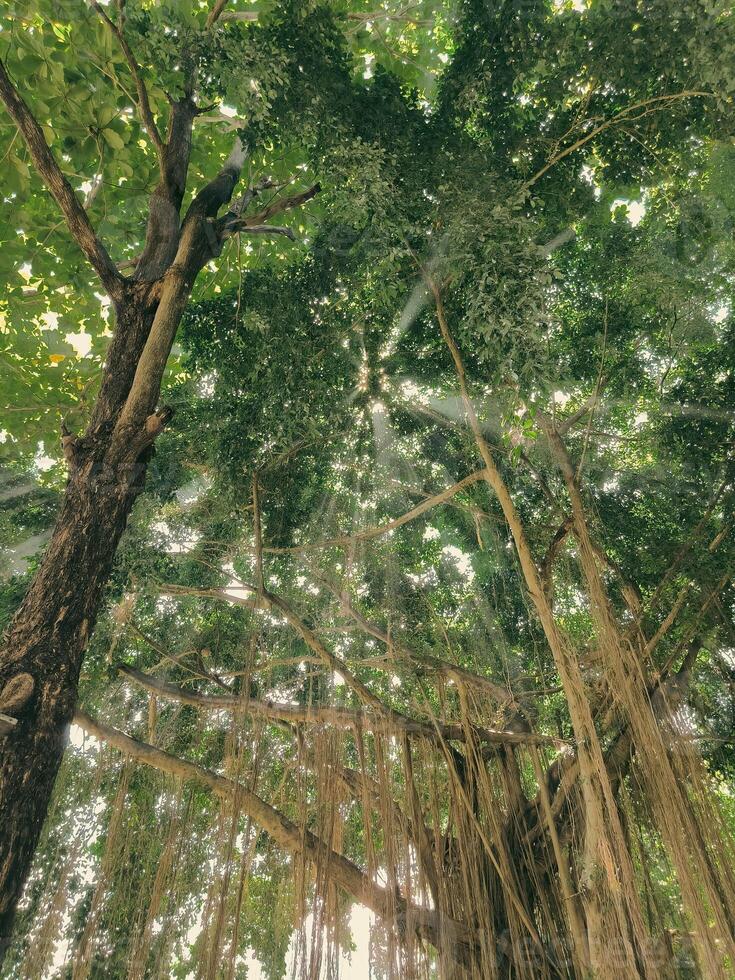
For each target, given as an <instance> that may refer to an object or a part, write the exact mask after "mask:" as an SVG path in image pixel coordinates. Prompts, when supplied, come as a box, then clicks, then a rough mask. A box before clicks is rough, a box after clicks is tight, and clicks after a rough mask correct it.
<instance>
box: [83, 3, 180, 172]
mask: <svg viewBox="0 0 735 980" xmlns="http://www.w3.org/2000/svg"><path fill="white" fill-rule="evenodd" d="M91 3H92V6H93V7H94V9H95V10H96V11H97V13H98V14H99V15H100V17H101V18H102V20H103V21H104V22H105V23H106V24H107V26H108V27H109V28H110V30H111V31H112V33H113V34H114V35H115V37H116V38H117V42H118V44H119V45H120V47H121V49H122V53H123V54H124V55H125V60H126V61H127V63H128V68H129V69H130V74H131V75H132V76H133V81H134V82H135V89H136V91H137V93H138V111H139V112H140V118H141V120H142V122H143V126H144V127H145V130H146V132H147V133H148V135H149V136H150V138H151V142H152V143H153V145H154V146H155V148H156V150H157V151H158V159H159V162H161V161H162V157H163V153H164V150H165V146H164V143H163V140H162V139H161V134H160V133H159V132H158V127H157V126H156V123H155V120H154V119H153V112H152V111H151V103H150V100H149V98H148V90H147V89H146V87H145V82H144V81H143V78H142V76H141V74H140V66H139V65H138V62H137V61H136V60H135V55H134V54H133V52H132V49H131V47H130V45H129V44H128V42H127V41H126V40H125V35H124V34H123V32H122V31H121V30H120V28H119V27H118V26H117V24H115V23H114V21H113V20H111V19H110V17H109V16H108V15H107V12H106V11H105V9H104V7H102V6H101V5H100V4H99V3H97V0H91Z"/></svg>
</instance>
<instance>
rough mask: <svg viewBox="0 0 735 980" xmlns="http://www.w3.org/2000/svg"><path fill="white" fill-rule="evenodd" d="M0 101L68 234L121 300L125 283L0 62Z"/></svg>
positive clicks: (115, 296) (110, 291) (104, 284)
mask: <svg viewBox="0 0 735 980" xmlns="http://www.w3.org/2000/svg"><path fill="white" fill-rule="evenodd" d="M0 98H2V100H3V102H4V103H5V107H6V109H7V110H8V113H9V114H10V116H11V118H12V119H13V121H14V123H15V124H16V126H17V127H18V129H19V130H20V132H21V135H22V136H23V139H24V140H25V142H26V146H27V147H28V151H29V153H30V154H31V159H32V160H33V164H34V166H35V168H36V170H37V171H38V173H39V176H40V177H41V179H42V180H43V182H44V183H45V184H46V187H48V189H49V191H50V192H51V194H52V196H53V198H54V200H55V201H56V203H57V204H58V205H59V207H60V208H61V212H62V214H63V215H64V218H65V219H66V224H67V227H68V228H69V231H70V232H71V234H72V235H73V237H74V239H75V241H76V242H77V244H78V245H79V247H80V248H81V250H82V251H83V252H84V254H85V255H86V256H87V259H88V260H89V262H90V264H91V266H92V268H93V269H94V270H95V272H96V273H97V275H98V276H99V277H100V280H101V282H102V285H103V286H104V287H105V289H106V290H107V292H108V294H109V295H110V297H111V298H112V299H113V300H115V301H117V300H120V299H121V298H122V295H123V287H124V282H125V280H124V279H123V277H122V276H121V275H120V273H119V272H118V270H117V269H116V267H115V264H114V262H113V261H112V259H111V258H110V256H109V255H108V254H107V250H106V248H105V247H104V245H103V244H102V242H100V240H99V239H98V238H97V235H96V233H95V231H94V228H93V227H92V223H91V222H90V220H89V217H88V216H87V212H86V211H85V210H84V207H83V206H82V203H81V201H80V200H79V198H78V197H77V195H76V194H75V193H74V190H73V188H72V186H71V184H70V183H69V181H68V180H67V179H66V177H65V176H64V175H63V173H62V172H61V168H60V167H59V165H58V163H57V162H56V159H55V157H54V155H53V154H52V152H51V150H50V149H49V146H48V143H47V142H46V138H45V136H44V135H43V130H42V129H41V127H40V126H39V124H38V123H37V122H36V119H35V117H34V116H33V113H32V112H31V110H30V109H29V108H28V106H27V105H26V103H25V102H24V101H23V99H22V98H21V96H20V95H19V94H18V92H17V90H16V88H15V86H14V85H13V83H12V82H11V80H10V77H9V75H8V73H7V71H6V70H5V65H4V64H3V63H2V61H0Z"/></svg>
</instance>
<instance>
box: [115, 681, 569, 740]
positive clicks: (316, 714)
mask: <svg viewBox="0 0 735 980" xmlns="http://www.w3.org/2000/svg"><path fill="white" fill-rule="evenodd" d="M118 670H119V671H120V673H121V674H124V675H125V676H126V677H128V678H130V680H132V681H133V682H134V683H135V684H138V685H139V686H140V687H143V688H145V690H147V691H150V692H151V693H152V694H156V695H158V696H160V697H163V698H165V699H166V700H168V701H174V702H176V703H178V704H188V705H190V706H191V707H194V708H201V709H203V710H205V711H220V710H223V709H230V710H233V711H242V712H244V713H245V714H249V715H253V716H255V717H258V718H267V719H269V720H270V721H283V722H289V723H290V724H297V725H332V726H334V727H335V728H343V729H344V728H352V729H355V730H357V731H366V732H379V733H381V734H383V735H399V734H403V735H415V736H419V737H420V738H428V739H429V740H431V741H436V737H437V734H439V735H440V736H441V738H443V739H445V740H446V741H451V742H464V741H466V732H465V731H464V728H463V726H462V725H460V724H452V723H446V722H435V723H433V724H426V723H425V722H422V721H419V720H417V719H414V718H408V717H406V716H404V715H392V716H391V718H390V719H389V720H388V719H386V718H384V717H377V718H376V717H374V716H373V715H371V714H370V713H369V712H367V711H363V710H359V709H358V710H355V709H353V708H342V707H333V706H331V705H310V704H309V705H299V704H284V703H279V702H277V701H259V700H257V699H255V698H244V697H243V696H242V695H239V694H200V693H199V692H196V691H187V690H185V689H184V688H182V687H178V686H177V685H176V684H169V683H168V682H167V681H163V680H161V679H160V678H158V677H152V676H150V675H149V674H145V673H143V672H142V671H140V670H136V669H135V668H134V667H129V666H128V665H127V664H119V665H118ZM472 731H473V735H475V736H476V737H477V739H478V741H480V742H485V743H488V744H490V745H534V746H538V745H553V746H557V745H566V744H567V743H566V742H563V741H561V740H559V739H554V738H549V737H546V736H544V735H531V734H528V733H526V732H510V731H504V730H502V729H501V730H498V729H488V728H479V727H475V726H473V729H472Z"/></svg>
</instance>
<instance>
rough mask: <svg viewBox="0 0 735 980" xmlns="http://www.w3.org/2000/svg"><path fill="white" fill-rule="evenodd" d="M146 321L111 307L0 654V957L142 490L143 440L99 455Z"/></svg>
mask: <svg viewBox="0 0 735 980" xmlns="http://www.w3.org/2000/svg"><path fill="white" fill-rule="evenodd" d="M150 323H151V316H150V314H148V315H146V313H145V312H144V310H143V309H141V306H140V305H139V304H138V303H135V302H133V303H131V304H129V305H128V306H123V307H122V308H120V310H119V313H118V333H117V338H116V342H117V345H118V347H119V348H120V349H119V350H118V351H117V352H116V351H115V350H114V347H115V346H116V342H113V345H112V348H113V349H111V351H110V354H111V355H117V356H113V357H111V360H110V362H109V363H110V364H112V365H114V367H115V368H116V370H114V371H111V370H109V368H108V371H107V372H106V376H105V379H104V383H103V385H102V392H101V394H100V400H99V402H98V404H97V406H96V409H95V413H94V417H93V420H92V423H91V425H90V427H89V429H88V430H87V433H86V434H85V436H84V437H83V438H82V439H78V440H76V439H75V440H73V441H72V447H71V451H70V453H68V458H69V461H70V477H69V482H68V485H67V488H66V492H65V494H64V499H63V502H62V506H61V510H60V513H59V516H58V519H57V523H56V527H55V529H54V533H53V536H52V538H51V541H50V543H49V546H48V548H47V550H46V553H45V555H44V557H43V560H42V563H41V566H40V568H39V571H38V573H37V575H36V576H35V578H34V579H33V582H32V583H31V586H30V588H29V590H28V593H27V594H26V596H25V599H24V600H23V603H22V604H21V606H20V608H19V609H18V611H17V613H16V615H15V617H14V619H13V622H12V624H11V626H10V628H9V630H8V633H7V635H6V638H5V642H4V644H3V649H2V653H0V711H2V712H3V713H4V714H7V715H8V716H10V717H11V718H12V719H14V720H15V725H14V726H13V727H12V728H11V729H10V730H9V731H7V732H6V734H5V736H4V737H3V736H2V735H0V827H1V828H2V831H1V832H0V959H1V958H2V953H3V952H4V951H5V949H6V948H7V945H8V943H9V941H10V934H11V929H12V923H13V916H14V911H15V907H16V905H17V902H18V899H19V897H20V893H21V891H22V888H23V885H24V883H25V881H26V878H27V876H28V872H29V869H30V866H31V860H32V857H33V853H34V851H35V848H36V845H37V843H38V838H39V835H40V833H41V828H42V826H43V821H44V818H45V816H46V811H47V809H48V805H49V801H50V798H51V793H52V790H53V786H54V780H55V778H56V774H57V772H58V769H59V765H60V763H61V758H62V755H63V752H64V746H65V744H66V740H67V733H68V727H69V723H70V721H71V719H72V716H73V714H74V709H75V706H76V702H77V684H78V679H79V671H80V667H81V664H82V658H83V655H84V650H85V648H86V645H87V642H88V640H89V637H90V635H91V632H92V629H93V628H94V624H95V620H96V618H97V614H98V611H99V608H100V605H101V600H102V596H103V593H104V588H105V583H106V581H107V578H108V576H109V574H110V569H111V566H112V562H113V559H114V557H115V552H116V550H117V546H118V543H119V541H120V537H121V535H122V533H123V531H124V530H125V526H126V523H127V520H128V516H129V514H130V511H131V510H132V507H133V504H134V502H135V499H136V497H137V496H138V495H139V493H140V492H141V490H142V489H143V484H144V480H145V471H146V466H147V457H148V456H149V455H150V453H151V450H150V448H148V449H144V450H143V451H142V452H141V454H140V455H139V456H138V458H136V459H135V460H134V461H130V460H125V461H123V462H116V461H112V460H110V459H108V454H107V444H108V441H109V436H110V432H111V429H112V427H113V425H114V420H115V416H116V414H117V413H118V412H119V410H120V407H121V405H122V404H123V402H124V397H125V392H126V385H125V381H126V375H127V376H128V379H129V378H130V377H131V376H132V371H134V369H135V364H136V362H137V358H138V355H139V353H140V349H142V346H143V344H144V343H145V339H146V336H147V331H148V330H149V329H150ZM123 339H126V340H127V344H126V345H124V346H125V347H126V350H125V351H123V349H122V348H123V344H122V342H121V341H122V340H123ZM120 355H122V356H120ZM127 387H129V380H128V385H127ZM131 464H132V465H131Z"/></svg>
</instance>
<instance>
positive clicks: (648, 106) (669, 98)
mask: <svg viewBox="0 0 735 980" xmlns="http://www.w3.org/2000/svg"><path fill="white" fill-rule="evenodd" d="M714 97H715V96H714V95H713V93H712V92H699V91H696V90H692V91H689V90H687V91H683V92H675V93H674V94H672V95H656V96H653V97H652V98H650V99H644V100H643V101H642V102H636V103H634V104H633V105H630V106H626V108H625V109H621V110H620V112H617V113H616V114H615V115H614V116H613V117H612V118H611V119H606V120H605V121H604V122H602V123H600V124H599V125H597V126H595V127H594V128H593V129H591V130H590V132H589V133H587V134H586V135H585V136H581V137H580V138H579V139H578V140H576V141H575V142H574V143H571V144H570V145H569V146H567V147H565V148H564V149H563V150H561V151H560V152H559V153H557V154H555V155H554V156H553V157H552V158H551V160H549V161H548V162H547V163H546V164H544V166H543V167H542V168H541V169H540V170H539V171H537V172H536V173H535V174H534V175H533V177H531V178H529V180H527V181H526V182H525V183H524V184H523V190H528V188H530V187H533V185H534V184H535V183H536V181H538V180H540V179H541V178H542V177H543V176H544V174H546V173H548V171H549V170H551V168H552V167H554V166H555V165H556V164H557V163H559V162H560V161H561V160H563V159H564V158H565V157H568V156H569V155H570V154H571V153H574V152H576V151H577V150H580V149H581V148H582V147H583V146H585V145H586V144H587V143H589V142H590V140H593V139H595V137H597V136H599V135H600V134H601V133H604V132H605V130H607V129H610V127H611V126H616V125H619V124H620V123H623V122H629V121H633V120H636V119H640V118H641V117H642V116H647V115H650V113H652V112H657V111H658V110H659V109H660V108H665V107H666V106H668V105H673V104H674V103H675V102H679V101H681V100H682V99H695V98H705V99H713V98H714ZM635 113H638V115H635Z"/></svg>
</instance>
